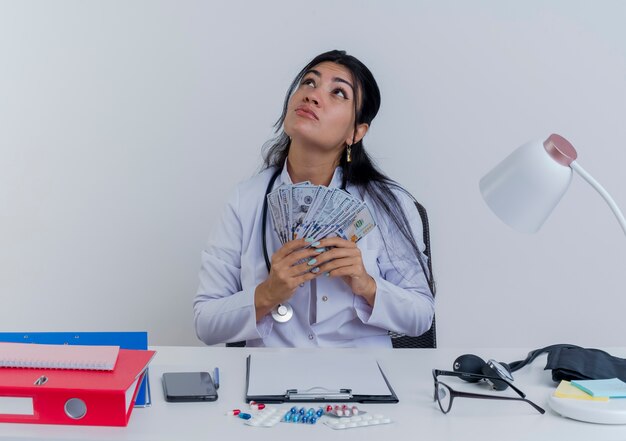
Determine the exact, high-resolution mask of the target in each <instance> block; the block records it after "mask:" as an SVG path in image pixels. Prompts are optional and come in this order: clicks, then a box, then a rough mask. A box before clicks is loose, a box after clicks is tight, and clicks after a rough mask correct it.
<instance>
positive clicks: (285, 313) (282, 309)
mask: <svg viewBox="0 0 626 441" xmlns="http://www.w3.org/2000/svg"><path fill="white" fill-rule="evenodd" d="M291 317H293V308H292V307H291V305H290V304H289V303H280V304H278V305H276V307H275V308H274V309H272V318H273V319H274V320H275V321H277V322H278V323H286V322H288V321H289V320H291Z"/></svg>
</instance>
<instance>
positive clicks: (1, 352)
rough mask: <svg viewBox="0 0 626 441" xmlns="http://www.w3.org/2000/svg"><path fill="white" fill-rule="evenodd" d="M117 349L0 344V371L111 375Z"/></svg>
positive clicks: (112, 347) (117, 347) (114, 347)
mask: <svg viewBox="0 0 626 441" xmlns="http://www.w3.org/2000/svg"><path fill="white" fill-rule="evenodd" d="M119 350H120V348H119V346H74V345H40V344H34V343H0V367H16V368H42V369H87V370H106V371H112V370H113V369H114V368H115V362H116V361H117V355H118V353H119Z"/></svg>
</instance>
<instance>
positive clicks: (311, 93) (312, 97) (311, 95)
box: [304, 90, 320, 106]
mask: <svg viewBox="0 0 626 441" xmlns="http://www.w3.org/2000/svg"><path fill="white" fill-rule="evenodd" d="M316 93H317V92H316V91H315V90H311V91H309V92H308V93H307V94H306V95H305V96H304V100H305V101H306V102H312V103H313V104H315V105H316V106H318V105H319V103H320V102H319V100H318V97H317V95H316Z"/></svg>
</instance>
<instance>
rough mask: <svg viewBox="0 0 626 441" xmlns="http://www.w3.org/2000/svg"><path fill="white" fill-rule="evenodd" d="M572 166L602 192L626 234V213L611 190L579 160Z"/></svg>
mask: <svg viewBox="0 0 626 441" xmlns="http://www.w3.org/2000/svg"><path fill="white" fill-rule="evenodd" d="M570 167H571V168H572V170H574V171H575V172H576V173H578V174H579V175H580V177H581V178H583V179H584V180H585V181H587V183H589V185H591V186H592V187H593V188H594V189H595V190H596V191H597V192H598V193H600V196H602V197H603V198H604V200H605V201H606V203H607V204H609V207H610V208H611V211H613V214H614V215H615V217H616V218H617V221H618V222H619V225H620V226H621V227H622V230H624V234H626V219H624V215H623V214H622V212H621V210H620V209H619V207H618V206H617V204H616V203H615V201H614V200H613V198H612V197H611V195H610V194H609V192H608V191H606V190H605V189H604V187H603V186H602V185H600V183H599V182H598V181H596V180H595V179H594V178H593V177H592V176H591V175H590V174H589V173H588V172H587V171H586V170H585V169H584V168H582V167H581V166H580V164H578V162H576V161H572V163H571V164H570Z"/></svg>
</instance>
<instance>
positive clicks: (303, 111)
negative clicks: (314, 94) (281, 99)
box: [296, 106, 319, 121]
mask: <svg viewBox="0 0 626 441" xmlns="http://www.w3.org/2000/svg"><path fill="white" fill-rule="evenodd" d="M296 115H299V116H303V117H305V118H310V119H314V120H316V121H317V120H318V119H319V118H318V117H317V115H316V114H315V112H313V111H312V110H311V109H309V108H307V107H305V106H300V107H298V108H297V109H296Z"/></svg>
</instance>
